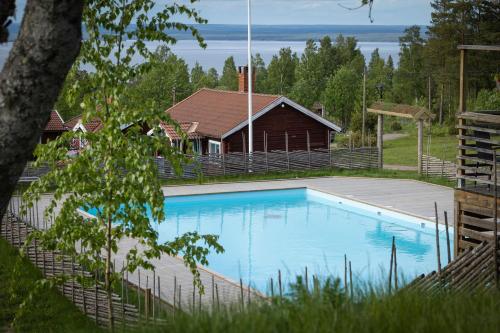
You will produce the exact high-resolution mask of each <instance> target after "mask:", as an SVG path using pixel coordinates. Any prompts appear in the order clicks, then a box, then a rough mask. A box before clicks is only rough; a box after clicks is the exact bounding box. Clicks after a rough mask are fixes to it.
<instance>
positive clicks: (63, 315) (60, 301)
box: [0, 238, 100, 333]
mask: <svg viewBox="0 0 500 333" xmlns="http://www.w3.org/2000/svg"><path fill="white" fill-rule="evenodd" d="M16 265H17V267H18V269H17V270H16V273H14V269H15V267H16ZM41 278H42V275H41V272H40V271H39V270H38V269H37V268H36V267H34V266H33V265H32V264H31V263H30V262H29V261H28V260H26V259H21V258H20V256H19V254H18V252H17V250H15V249H14V248H13V247H11V246H10V245H9V244H8V243H7V242H6V241H5V240H3V239H1V238H0V331H4V330H8V329H10V328H11V327H12V323H13V321H14V318H16V321H15V327H13V330H14V331H18V332H44V333H47V332H99V331H100V330H99V329H98V328H97V327H96V326H95V325H94V324H93V323H92V322H91V321H90V320H89V319H88V318H87V317H85V316H84V315H83V314H82V313H81V312H80V311H79V310H78V309H77V308H76V307H75V306H73V304H71V302H70V301H69V300H67V299H66V298H65V297H64V296H62V295H61V294H60V293H59V292H58V291H57V290H55V289H52V288H45V289H41V290H40V292H39V293H37V294H35V295H34V297H33V298H32V299H31V300H30V301H29V302H27V306H26V307H24V308H23V309H22V310H21V311H20V304H21V303H22V302H23V301H24V300H26V299H27V296H28V295H29V293H30V291H31V290H33V288H34V286H35V283H36V281H37V280H39V279H41ZM16 314H17V317H16Z"/></svg>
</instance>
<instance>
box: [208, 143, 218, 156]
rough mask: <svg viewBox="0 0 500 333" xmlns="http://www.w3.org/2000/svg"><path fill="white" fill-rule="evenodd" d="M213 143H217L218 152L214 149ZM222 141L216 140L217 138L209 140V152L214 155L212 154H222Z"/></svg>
mask: <svg viewBox="0 0 500 333" xmlns="http://www.w3.org/2000/svg"><path fill="white" fill-rule="evenodd" d="M212 145H215V146H217V150H218V151H217V152H215V151H212ZM220 148H221V147H220V142H219V141H215V140H208V154H210V155H212V154H216V155H220V154H221V151H220Z"/></svg>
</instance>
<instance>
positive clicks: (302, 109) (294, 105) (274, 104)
mask: <svg viewBox="0 0 500 333" xmlns="http://www.w3.org/2000/svg"><path fill="white" fill-rule="evenodd" d="M282 103H285V104H288V105H289V106H291V107H292V108H294V109H295V110H297V111H300V112H302V113H303V114H305V115H306V116H309V117H311V118H313V119H314V120H316V121H318V122H320V123H322V124H323V125H325V126H327V127H329V128H331V129H332V130H334V131H336V132H340V131H342V128H340V127H339V126H337V125H335V124H334V123H332V122H330V121H328V120H326V119H325V118H322V117H320V116H318V115H317V114H315V113H314V112H312V111H310V110H308V109H306V108H305V107H303V106H302V105H299V104H297V103H295V102H294V101H292V100H290V99H288V98H286V97H284V96H282V97H280V98H278V99H276V100H275V101H274V102H272V103H271V104H269V105H268V106H266V107H265V108H263V109H262V110H260V111H259V112H257V113H256V114H254V115H253V117H252V121H255V120H256V119H258V118H260V117H261V116H263V115H265V114H266V113H268V112H269V111H271V110H273V109H274V108H275V107H277V106H278V105H280V104H282ZM247 125H248V120H245V121H244V122H242V123H240V124H239V125H237V126H236V127H234V128H233V129H231V130H230V131H229V132H226V133H224V134H223V135H222V139H225V138H227V137H228V136H230V135H231V134H234V133H236V132H238V131H239V130H241V129H242V128H244V127H245V126H247Z"/></svg>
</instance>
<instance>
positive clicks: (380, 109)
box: [367, 102, 434, 173]
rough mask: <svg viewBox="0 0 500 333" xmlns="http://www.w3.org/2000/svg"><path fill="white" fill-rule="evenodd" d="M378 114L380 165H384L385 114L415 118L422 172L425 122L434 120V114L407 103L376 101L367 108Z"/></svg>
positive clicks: (419, 165) (419, 163)
mask: <svg viewBox="0 0 500 333" xmlns="http://www.w3.org/2000/svg"><path fill="white" fill-rule="evenodd" d="M367 111H368V112H369V113H374V114H376V115H377V116H378V122H377V148H378V158H379V161H378V163H379V167H380V168H383V166H384V155H383V152H384V149H383V148H384V116H392V117H398V118H407V119H413V120H414V121H415V122H416V123H417V127H418V149H417V151H418V172H419V173H421V172H422V155H423V151H424V122H425V121H429V120H432V119H433V118H434V115H433V114H432V113H431V112H430V111H429V110H428V109H426V108H423V107H419V106H412V105H406V104H395V103H386V102H375V103H373V104H372V105H371V107H369V108H368V109H367Z"/></svg>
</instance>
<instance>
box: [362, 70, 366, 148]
mask: <svg viewBox="0 0 500 333" xmlns="http://www.w3.org/2000/svg"><path fill="white" fill-rule="evenodd" d="M365 123H366V66H365V67H364V68H363V123H362V125H361V147H364V145H365V131H366V129H365V128H366V125H365Z"/></svg>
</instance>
